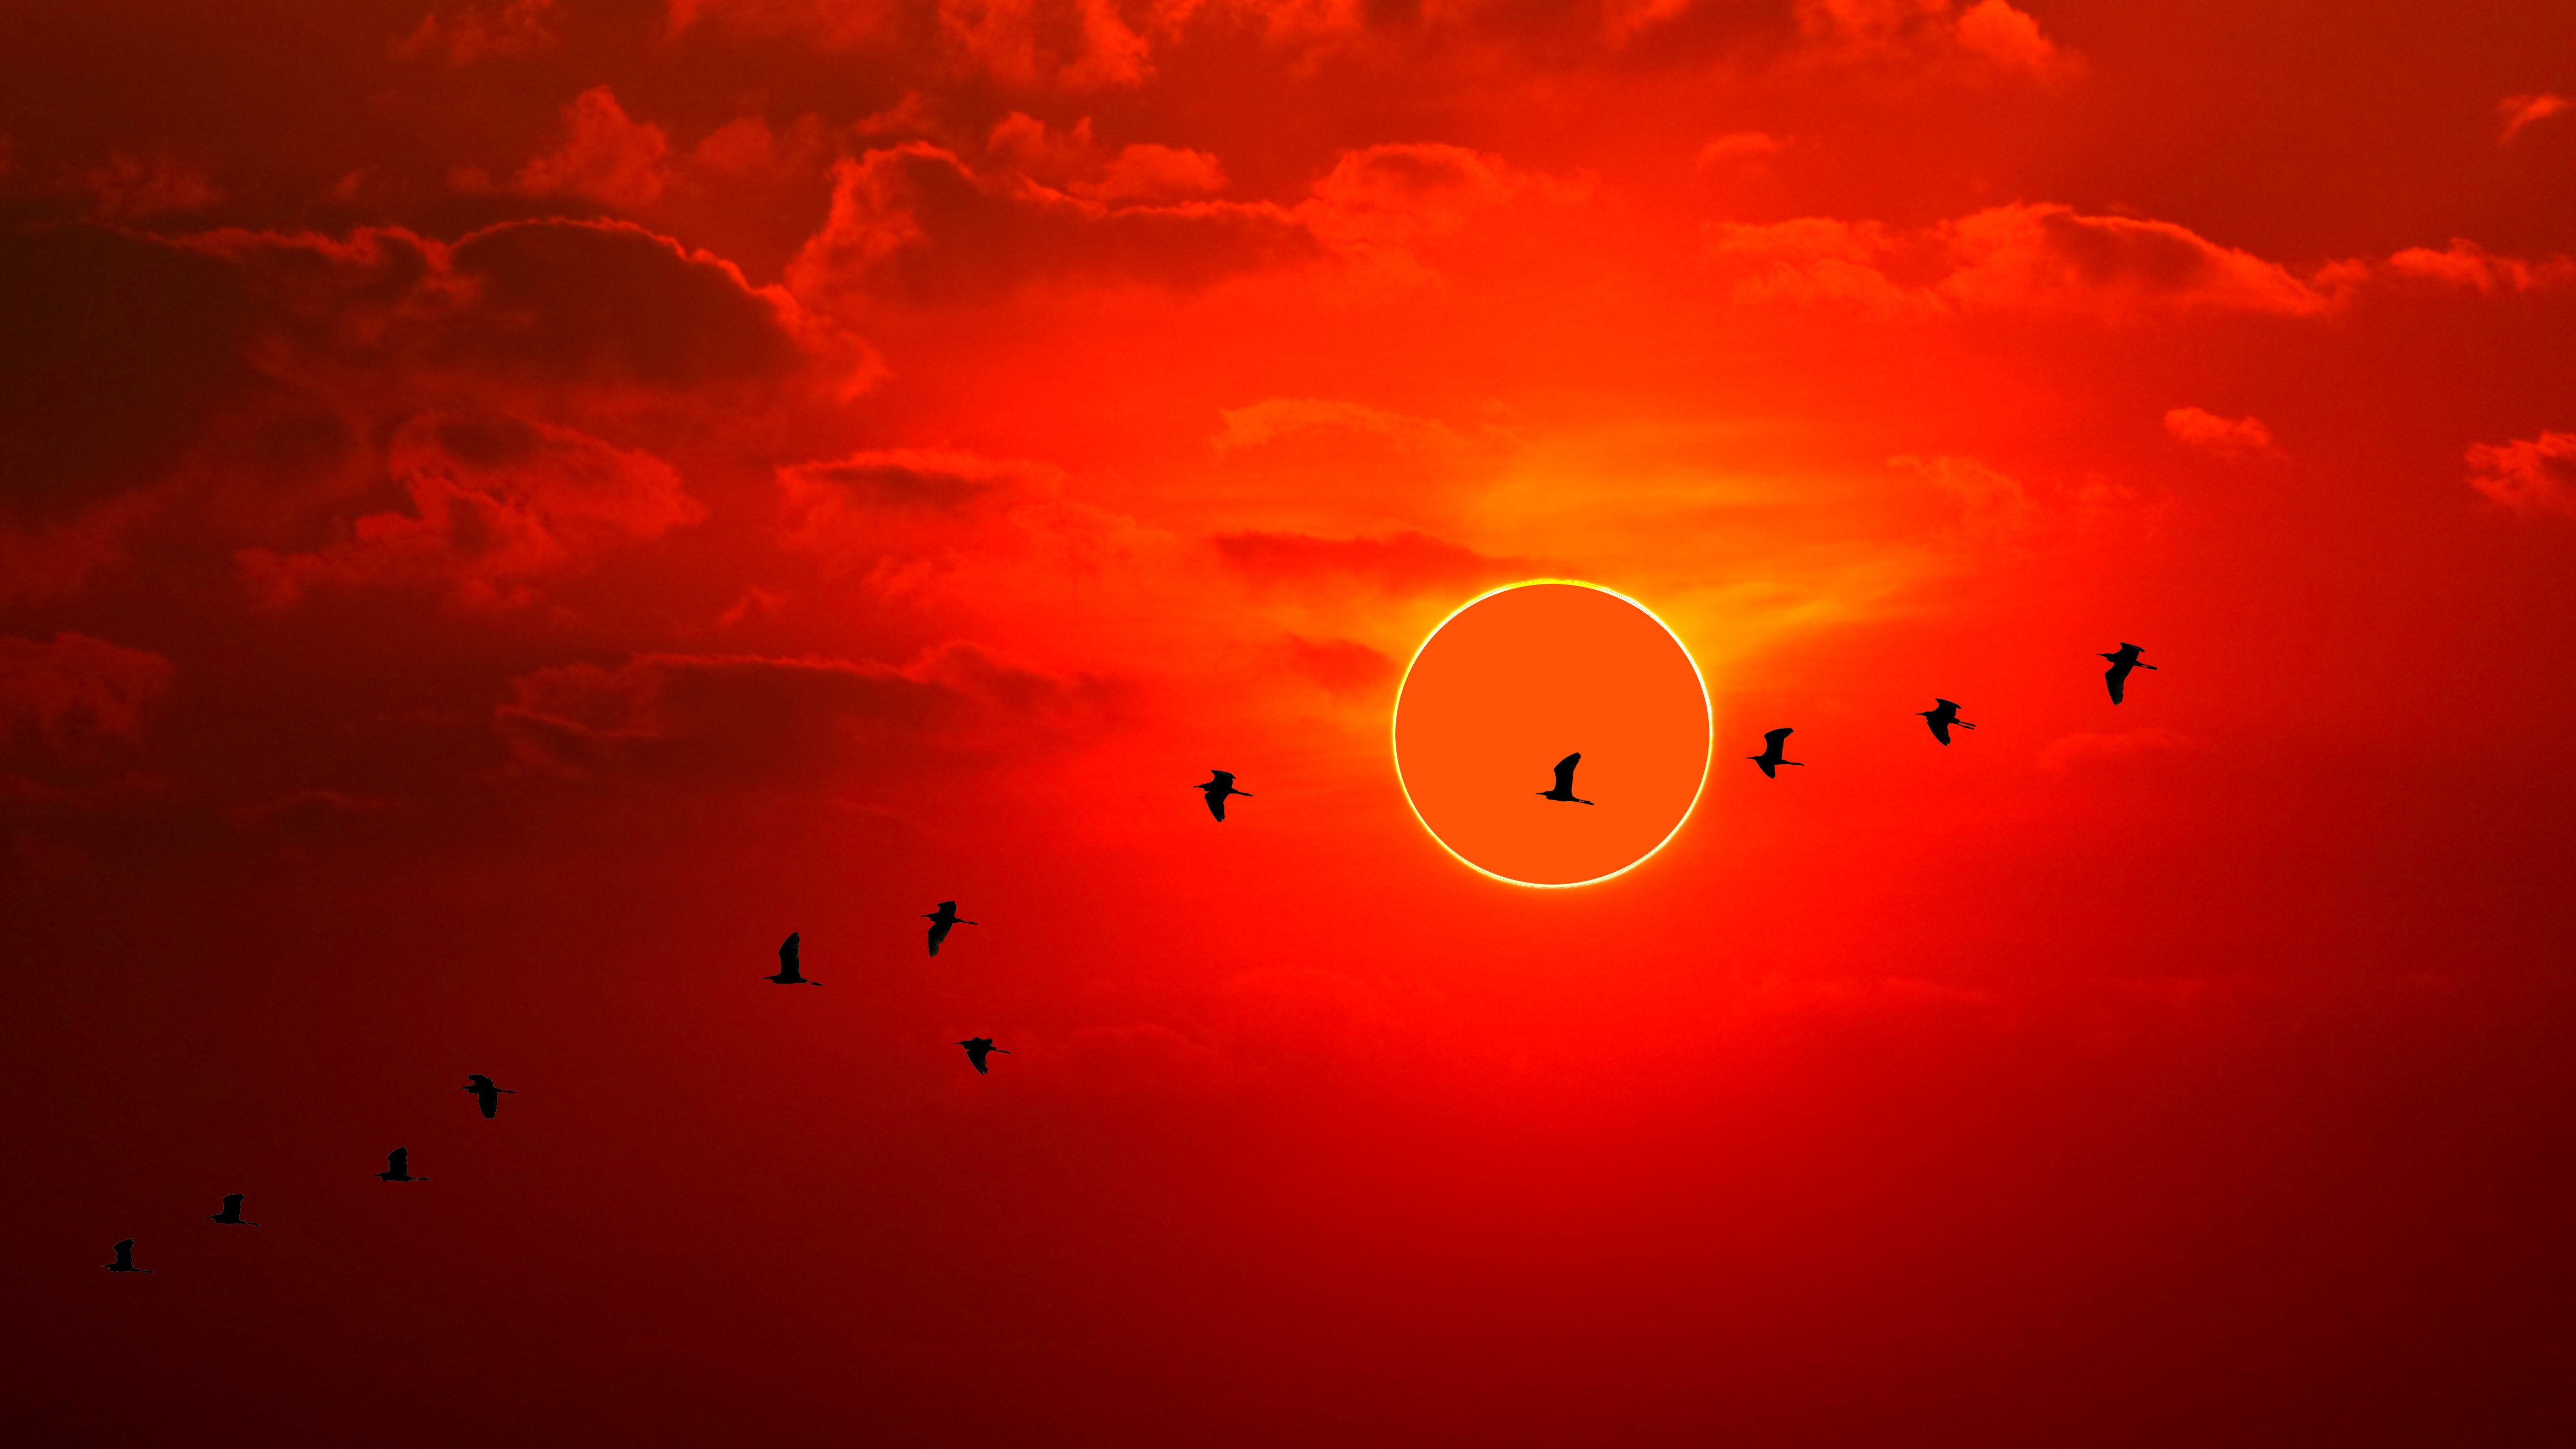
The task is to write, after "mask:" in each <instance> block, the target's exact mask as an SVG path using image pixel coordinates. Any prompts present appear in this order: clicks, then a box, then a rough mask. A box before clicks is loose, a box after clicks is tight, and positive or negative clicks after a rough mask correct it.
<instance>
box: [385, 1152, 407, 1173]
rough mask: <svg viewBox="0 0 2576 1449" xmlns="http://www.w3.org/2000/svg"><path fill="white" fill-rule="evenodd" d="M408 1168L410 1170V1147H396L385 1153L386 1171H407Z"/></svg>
mask: <svg viewBox="0 0 2576 1449" xmlns="http://www.w3.org/2000/svg"><path fill="white" fill-rule="evenodd" d="M410 1170H411V1149H410V1148H408V1147H397V1148H395V1149H394V1150H393V1151H391V1152H388V1153H386V1154H385V1171H387V1172H409V1171H410Z"/></svg>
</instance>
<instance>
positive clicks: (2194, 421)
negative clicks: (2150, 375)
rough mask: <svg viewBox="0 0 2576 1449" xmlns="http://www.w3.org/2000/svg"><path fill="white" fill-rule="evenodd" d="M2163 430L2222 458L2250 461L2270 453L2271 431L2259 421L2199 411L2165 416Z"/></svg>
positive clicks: (2173, 411)
mask: <svg viewBox="0 0 2576 1449" xmlns="http://www.w3.org/2000/svg"><path fill="white" fill-rule="evenodd" d="M2165 431H2166V432H2168V433H2171V434H2173V435H2174V437H2175V438H2176V439H2178V440H2180V441H2182V442H2185V443H2188V444H2190V445H2191V446H2193V447H2195V448H2202V449H2206V450H2207V451H2209V452H2212V453H2216V454H2217V455H2218V456H2220V457H2222V458H2251V457H2258V456H2260V455H2262V454H2266V453H2269V452H2271V451H2272V430H2271V429H2270V428H2267V427H2265V426H2263V420H2262V419H2261V418H2223V417H2220V416H2219V415H2218V414H2216V413H2213V412H2208V411H2204V410H2203V409H2200V408H2175V409H2173V410H2171V411H2170V412H2167V413H2166V414H2165Z"/></svg>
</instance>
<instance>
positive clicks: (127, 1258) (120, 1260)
mask: <svg viewBox="0 0 2576 1449" xmlns="http://www.w3.org/2000/svg"><path fill="white" fill-rule="evenodd" d="M107 1271H109V1272H111V1273H149V1272H151V1271H152V1270H151V1269H149V1268H137V1267H135V1266H134V1240H133V1239H132V1238H125V1239H121V1240H119V1241H118V1243H117V1245H116V1261H115V1262H113V1263H110V1264H108V1265H107Z"/></svg>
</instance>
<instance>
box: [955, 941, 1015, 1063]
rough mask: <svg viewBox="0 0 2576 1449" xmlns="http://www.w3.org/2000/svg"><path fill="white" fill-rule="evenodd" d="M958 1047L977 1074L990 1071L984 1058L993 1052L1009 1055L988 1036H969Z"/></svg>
mask: <svg viewBox="0 0 2576 1449" xmlns="http://www.w3.org/2000/svg"><path fill="white" fill-rule="evenodd" d="M967 924H968V925H973V924H974V923H973V922H972V921H969V922H968V923H967ZM958 1045H959V1046H962V1047H964V1048H965V1049H966V1060H968V1061H970V1062H973V1063H974V1064H975V1070H977V1071H979V1072H989V1071H991V1070H992V1068H991V1067H988V1066H986V1065H984V1058H985V1057H986V1056H987V1055H989V1054H991V1053H993V1052H1002V1055H1004V1056H1009V1055H1010V1053H1009V1052H1006V1051H1002V1049H1001V1048H1000V1047H997V1046H995V1045H993V1039H992V1038H991V1037H989V1036H970V1037H968V1038H966V1039H965V1040H964V1041H961V1042H959V1043H958Z"/></svg>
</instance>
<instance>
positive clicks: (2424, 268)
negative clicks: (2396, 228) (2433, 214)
mask: <svg viewBox="0 0 2576 1449" xmlns="http://www.w3.org/2000/svg"><path fill="white" fill-rule="evenodd" d="M2387 271H2388V273H2389V274H2390V275H2393V276H2396V277H2400V278H2404V279H2407V280H2411V281H2423V282H2439V283H2443V284H2446V285H2449V286H2455V287H2470V288H2474V289H2476V290H2477V291H2480V292H2499V291H2504V292H2536V291H2540V290H2542V289H2543V288H2548V287H2564V286H2568V285H2570V284H2576V260H2571V259H2569V258H2567V257H2563V256H2562V257H2551V258H2549V259H2548V260H2546V261H2538V262H2534V261H2527V260H2525V259H2523V258H2521V257H2500V256H2496V255H2495V254H2493V253H2491V252H2489V251H2488V250H2487V249H2486V248H2484V247H2481V246H2479V245H2478V244H2477V243H2476V242H2473V241H2470V240H2468V239H2467V238H2465V237H2453V238H2451V244H2450V245H2449V246H2448V247H2446V248H2444V249H2443V250H2441V251H2438V252H2437V251H2434V250H2432V249H2430V248H2427V247H2408V248H2406V249H2405V250H2404V251H2401V252H2398V253H2396V254H2395V255H2393V256H2391V257H2390V258H2389V259H2388V266H2387Z"/></svg>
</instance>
